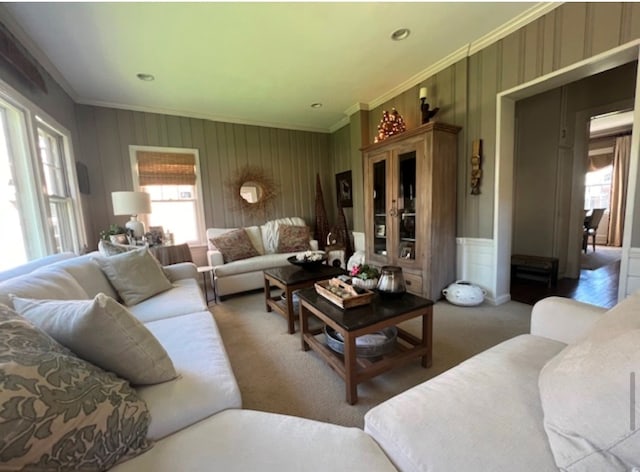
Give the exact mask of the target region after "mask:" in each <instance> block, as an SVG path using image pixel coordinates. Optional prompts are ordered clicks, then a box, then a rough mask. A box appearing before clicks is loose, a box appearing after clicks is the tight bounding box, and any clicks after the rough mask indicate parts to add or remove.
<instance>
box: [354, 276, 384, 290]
mask: <svg viewBox="0 0 640 472" xmlns="http://www.w3.org/2000/svg"><path fill="white" fill-rule="evenodd" d="M351 285H353V286H354V287H362V288H366V289H367V290H373V289H374V288H376V286H377V285H378V278H377V277H376V278H374V279H361V278H360V277H352V278H351Z"/></svg>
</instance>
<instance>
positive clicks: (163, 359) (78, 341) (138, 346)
mask: <svg viewBox="0 0 640 472" xmlns="http://www.w3.org/2000/svg"><path fill="white" fill-rule="evenodd" d="M12 300H13V306H14V307H15V309H16V311H17V312H18V313H19V314H20V315H22V316H24V317H25V318H27V319H28V320H29V321H31V322H32V323H33V324H34V325H36V326H37V327H38V328H40V329H42V330H43V331H45V332H46V333H47V334H48V335H49V336H51V337H52V338H53V339H55V340H56V341H58V342H59V343H60V344H62V345H63V346H66V347H68V348H69V349H71V350H72V351H73V352H74V353H75V354H76V355H78V356H79V357H81V358H82V359H84V360H86V361H89V362H91V363H92V364H95V365H97V366H98V367H101V368H103V369H104V370H108V371H111V372H113V373H115V374H117V375H118V376H120V377H123V378H125V379H127V380H128V381H129V382H131V383H132V384H133V385H149V384H156V383H160V382H166V381H167V380H171V379H173V378H175V377H176V375H177V374H176V370H175V368H174V366H173V362H171V359H170V358H169V355H168V354H167V351H165V349H164V348H163V347H162V345H161V344H160V343H159V342H158V340H157V339H156V338H155V337H154V336H153V334H151V332H150V331H149V330H148V329H147V328H146V327H145V326H144V325H143V324H142V323H141V322H140V321H138V319H137V318H135V317H134V316H133V315H132V314H131V312H130V311H129V310H127V309H126V308H125V307H123V306H122V305H120V304H119V303H118V302H116V301H115V300H114V299H113V298H111V297H108V296H107V295H105V294H103V293H99V294H98V295H96V297H95V298H94V299H93V300H65V301H62V300H33V299H29V298H19V297H13V298H12Z"/></svg>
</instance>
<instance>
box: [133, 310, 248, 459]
mask: <svg viewBox="0 0 640 472" xmlns="http://www.w3.org/2000/svg"><path fill="white" fill-rule="evenodd" d="M146 327H147V328H148V329H149V331H151V332H152V333H153V335H154V336H155V337H156V338H157V339H158V341H160V343H161V344H162V345H163V346H164V348H165V349H166V350H167V352H168V353H169V356H170V357H171V360H172V361H173V365H174V366H175V368H176V371H177V372H178V377H177V378H176V379H174V380H171V381H169V382H164V383H161V384H157V385H152V386H145V387H139V388H138V393H139V394H140V396H141V397H142V398H143V399H144V400H145V401H146V402H147V405H148V407H149V411H150V412H151V424H150V426H149V438H151V439H159V438H162V437H164V436H167V435H168V434H171V433H174V432H176V431H178V430H180V429H182V428H184V427H186V426H189V425H191V424H193V423H196V422H197V421H200V420H202V419H204V418H206V417H208V416H211V415H213V414H214V413H217V412H219V411H222V410H225V409H227V408H241V407H242V400H241V398H240V390H239V389H238V384H237V383H236V379H235V376H234V375H233V371H232V370H231V365H230V364H229V359H228V357H227V353H226V351H225V348H224V344H223V341H222V338H221V336H220V332H219V331H218V327H217V326H216V323H215V321H214V320H213V317H212V315H211V313H209V312H208V311H202V312H200V313H192V314H189V315H184V316H179V317H175V318H167V319H164V320H158V321H153V322H150V323H147V324H146ZM210 439H211V438H210ZM180 470H184V469H180Z"/></svg>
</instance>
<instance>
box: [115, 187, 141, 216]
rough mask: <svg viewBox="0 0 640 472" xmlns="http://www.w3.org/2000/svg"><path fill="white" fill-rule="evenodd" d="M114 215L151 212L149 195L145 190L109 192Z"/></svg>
mask: <svg viewBox="0 0 640 472" xmlns="http://www.w3.org/2000/svg"><path fill="white" fill-rule="evenodd" d="M111 201H112V202H113V214H114V215H140V214H142V213H151V195H149V194H148V193H147V192H111Z"/></svg>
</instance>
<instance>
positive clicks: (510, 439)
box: [365, 335, 565, 472]
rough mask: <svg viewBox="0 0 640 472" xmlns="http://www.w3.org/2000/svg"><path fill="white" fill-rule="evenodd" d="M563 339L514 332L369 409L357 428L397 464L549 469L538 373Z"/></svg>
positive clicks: (428, 467)
mask: <svg viewBox="0 0 640 472" xmlns="http://www.w3.org/2000/svg"><path fill="white" fill-rule="evenodd" d="M564 346H565V345H564V344H563V343H560V342H557V341H552V340H549V339H546V338H542V337H537V336H532V335H522V336H517V337H515V338H512V339H510V340H508V341H505V342H503V343H501V344H498V345H497V346H494V347H492V348H491V349H489V350H487V351H484V352H482V353H480V354H478V355H476V356H474V357H472V358H471V359H469V360H467V361H465V362H463V363H462V364H460V365H458V366H456V367H454V368H453V369H451V370H448V371H447V372H444V373H443V374H441V375H439V376H437V377H435V378H433V379H431V380H429V381H427V382H424V383H422V384H420V385H418V386H416V387H413V388H411V389H409V390H407V391H406V392H403V393H401V394H399V395H397V396H395V397H393V398H391V399H390V400H387V401H386V402H383V403H382V404H380V405H378V406H376V407H374V408H373V409H371V410H369V412H368V413H367V414H366V415H365V431H366V432H368V433H369V434H371V435H372V436H373V438H374V439H375V440H376V441H377V442H378V444H380V445H381V446H382V448H383V449H384V450H385V452H386V453H387V455H388V456H389V457H390V458H391V460H392V461H393V462H394V463H395V465H396V466H397V467H398V469H400V470H404V471H409V470H410V471H431V470H434V471H439V470H490V471H492V472H499V471H504V472H507V471H508V472H512V471H514V470H518V471H532V472H533V471H536V472H539V471H547V470H549V471H551V470H556V466H555V463H554V460H553V455H552V453H551V450H550V448H549V442H548V440H547V436H546V434H545V431H544V427H543V425H542V408H541V405H540V396H539V393H538V374H539V373H540V370H541V369H542V367H543V366H544V364H545V363H546V362H547V361H548V360H549V359H551V358H552V357H553V356H555V355H556V354H557V353H558V352H560V351H561V350H562V348H563V347H564Z"/></svg>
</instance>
